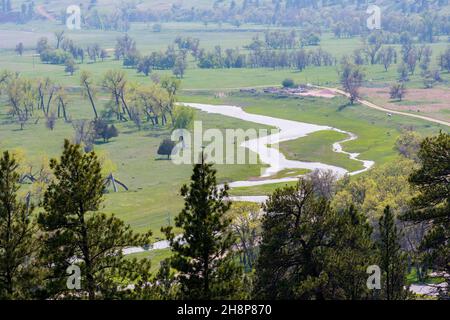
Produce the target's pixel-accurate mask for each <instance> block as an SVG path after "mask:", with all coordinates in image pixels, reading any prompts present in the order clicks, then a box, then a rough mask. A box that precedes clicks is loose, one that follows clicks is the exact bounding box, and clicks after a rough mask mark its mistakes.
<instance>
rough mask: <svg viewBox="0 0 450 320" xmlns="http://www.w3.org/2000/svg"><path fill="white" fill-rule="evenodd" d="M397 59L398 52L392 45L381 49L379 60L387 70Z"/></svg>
mask: <svg viewBox="0 0 450 320" xmlns="http://www.w3.org/2000/svg"><path fill="white" fill-rule="evenodd" d="M396 59H397V52H396V51H395V49H394V48H392V47H384V48H382V49H381V50H380V52H379V53H378V56H377V61H378V62H379V63H381V64H382V65H383V66H384V70H385V71H386V72H387V71H388V69H389V67H390V66H391V65H392V64H393V63H394V62H395V60H396Z"/></svg>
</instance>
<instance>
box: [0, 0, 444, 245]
mask: <svg viewBox="0 0 450 320" xmlns="http://www.w3.org/2000/svg"><path fill="white" fill-rule="evenodd" d="M196 2H197V1H196ZM36 3H37V4H39V3H42V2H41V1H37V2H36ZM100 3H102V1H100ZM146 3H148V2H146ZM159 3H161V1H160V2H159ZM184 3H185V4H187V3H188V2H184ZM53 4H55V6H54V9H55V10H57V9H58V6H57V5H56V1H47V5H48V6H52V5H53ZM162 26H163V29H162V32H161V33H154V32H152V31H151V30H152V28H151V27H152V24H142V23H141V24H133V25H132V28H131V30H130V32H129V34H130V35H131V36H132V37H133V38H135V39H136V40H137V46H138V49H139V50H140V51H141V52H142V53H143V54H146V53H149V52H150V51H153V50H164V49H165V48H166V47H167V45H168V44H169V43H172V42H173V40H174V39H175V37H176V36H178V35H180V36H185V37H186V36H191V37H198V38H200V41H201V47H204V48H207V49H213V48H214V46H216V45H218V44H220V45H221V46H222V48H223V49H225V48H236V47H239V48H241V49H242V47H243V46H244V45H246V44H248V43H249V42H250V41H251V39H252V37H254V36H255V35H256V34H258V33H260V34H261V33H262V32H263V31H264V30H266V28H267V27H264V26H258V25H242V26H241V27H240V28H236V27H234V26H231V25H228V24H223V25H222V26H219V25H218V24H208V26H205V25H203V23H202V22H198V23H162ZM63 27H64V26H62V25H61V24H57V23H50V22H33V23H29V24H25V25H15V24H14V25H13V24H8V25H0V69H9V70H12V71H16V72H20V73H21V75H22V76H24V77H30V78H37V77H47V76H48V77H50V78H51V79H52V80H54V81H55V83H57V84H60V85H63V86H66V87H70V89H71V95H70V99H69V106H68V110H69V113H70V115H71V116H72V118H73V119H87V118H92V111H91V108H90V106H89V105H88V103H87V102H86V101H85V100H83V99H82V98H81V96H80V95H79V93H78V88H77V87H78V86H79V74H80V71H81V70H89V71H91V72H92V73H93V75H94V80H95V83H96V85H99V83H100V81H101V78H102V76H103V74H104V73H105V72H106V71H108V70H110V69H118V68H121V69H123V70H124V71H125V72H126V73H127V75H128V79H129V81H130V82H138V83H144V84H150V83H151V80H150V78H149V77H145V76H143V75H140V74H137V73H136V71H135V70H132V69H124V68H123V67H122V65H121V62H118V61H114V60H113V59H112V58H110V59H107V60H106V61H104V62H97V63H90V62H89V61H88V60H87V61H85V63H84V64H79V65H78V66H77V67H78V68H79V70H78V71H77V72H76V73H75V75H74V76H69V75H67V74H66V73H65V72H64V67H63V66H58V65H48V64H42V63H41V62H40V60H39V57H33V55H34V46H35V43H36V41H37V39H38V38H39V37H41V36H47V37H49V39H51V41H52V42H54V39H53V31H55V30H61V29H62V28H63ZM120 35H121V33H119V32H113V31H108V32H105V31H98V30H81V31H77V32H67V34H66V36H67V37H69V38H71V39H73V40H74V41H75V42H76V43H78V44H79V45H84V46H86V45H88V44H91V43H94V42H99V43H100V45H101V46H102V47H103V48H107V49H111V48H113V47H114V45H115V41H116V38H117V37H118V36H120ZM21 41H22V42H24V44H25V47H26V51H25V53H24V56H22V57H19V56H17V55H16V54H15V53H14V47H15V46H16V44H17V43H18V42H21ZM361 45H362V40H361V39H360V38H353V39H335V38H333V37H332V36H331V35H330V34H324V35H323V37H322V44H321V46H322V48H323V49H325V50H328V51H330V52H331V53H333V54H334V55H336V56H337V57H341V56H342V55H344V54H350V53H352V52H353V50H355V49H356V48H358V47H360V46H361ZM446 46H447V44H446V43H444V42H439V43H435V44H433V51H434V57H436V55H437V54H438V53H439V52H441V51H442V50H444V49H445V48H446ZM307 49H314V48H312V47H311V48H307ZM433 61H434V64H435V59H434V60H433ZM363 68H364V69H365V71H366V73H367V74H368V76H367V77H366V79H367V83H366V85H367V86H368V87H370V88H382V87H386V86H388V85H389V84H390V83H392V82H394V81H395V80H396V78H397V72H396V69H397V67H396V66H392V67H391V68H390V69H389V71H388V72H385V71H384V69H383V67H382V66H380V65H375V66H364V67H363ZM154 72H157V73H159V74H171V71H154ZM442 76H443V78H444V80H446V81H450V75H449V74H445V73H444V74H443V75H442ZM285 78H292V79H294V80H295V81H296V82H297V83H313V84H319V85H324V86H334V87H337V86H339V83H338V82H339V78H338V73H337V68H336V67H335V66H333V67H319V68H313V67H310V68H307V69H306V70H304V71H303V72H298V71H295V70H285V69H213V70H205V69H199V68H197V67H196V65H195V63H194V61H193V60H192V59H191V60H190V64H189V68H188V70H187V71H186V75H185V77H184V79H183V80H182V92H181V96H180V97H179V101H185V102H206V103H212V104H235V105H239V106H243V107H244V108H245V110H246V111H248V112H252V113H258V114H264V115H270V116H275V117H280V118H284V119H290V120H297V121H303V122H309V123H315V124H321V125H327V126H333V127H336V128H339V129H342V130H346V131H350V132H353V133H355V134H357V135H358V140H356V141H352V142H348V143H345V144H344V148H345V150H346V151H349V152H358V153H361V156H360V158H361V159H367V160H374V161H375V162H376V163H377V164H382V163H386V162H389V161H391V160H393V159H395V158H396V151H395V150H394V149H393V146H394V143H395V140H396V139H397V137H398V135H399V134H400V132H401V130H402V128H406V127H413V128H415V129H416V130H417V131H418V132H420V133H421V134H423V135H429V134H433V133H436V132H438V131H439V130H440V129H442V130H444V131H448V127H443V126H438V125H434V124H432V123H428V122H426V121H421V120H417V119H411V118H407V117H401V116H394V117H393V118H392V119H389V118H388V117H387V116H386V114H385V113H384V112H379V111H374V110H372V109H369V108H367V107H364V106H360V105H355V106H347V107H345V108H343V109H342V107H343V106H345V105H346V103H347V100H346V99H344V98H342V97H336V98H334V99H319V98H277V97H274V96H271V95H266V94H258V95H256V96H252V95H247V94H241V93H239V89H240V88H245V87H265V86H276V85H280V84H281V82H282V80H283V79H285ZM421 86H422V83H421V80H420V76H419V75H418V72H417V73H416V75H414V76H413V77H412V78H411V81H410V82H409V83H408V89H414V88H420V87H421ZM438 89H440V90H448V82H447V83H444V84H443V85H441V86H440V87H438ZM219 92H220V93H224V94H225V97H224V98H221V99H218V98H214V96H215V95H216V93H219ZM370 98H372V97H368V99H369V100H370ZM105 99H107V96H105V95H104V94H103V95H102V94H100V96H99V97H98V100H99V104H100V105H101V104H103V102H105V101H104V100H105ZM374 99H375V100H373V101H374V102H380V103H385V101H382V100H380V101H378V100H376V99H378V97H376V96H375V98H374ZM406 102H407V101H405V103H406ZM441 103H444V104H445V103H446V102H445V101H444V102H441ZM7 110H8V106H7V105H6V101H0V121H1V125H0V149H2V150H5V149H14V148H23V149H24V150H26V156H27V159H28V160H29V161H30V162H31V163H33V164H35V165H37V164H38V163H39V161H40V159H41V158H42V157H43V156H47V157H54V156H57V155H59V153H60V152H61V148H62V144H63V139H64V138H69V139H71V138H72V137H73V128H72V126H71V125H70V124H64V123H63V122H62V121H58V122H57V124H56V128H55V130H54V131H49V130H48V129H46V128H45V125H44V123H43V122H44V121H43V119H41V120H40V122H38V123H37V124H29V125H27V126H26V127H25V129H24V130H23V131H20V130H19V129H18V125H17V124H12V123H10V122H9V118H8V117H7V116H6V113H7ZM449 114H450V113H449V111H448V108H443V110H442V111H441V112H440V116H443V117H445V116H448V115H449ZM197 119H198V120H202V121H204V126H205V128H212V127H216V128H219V129H226V128H243V129H247V128H255V127H258V126H257V125H255V124H251V123H246V122H242V121H239V120H237V119H231V118H226V117H222V116H218V115H207V114H204V113H200V112H197ZM117 126H118V128H119V131H120V136H119V137H118V138H115V139H113V140H112V141H111V142H110V143H107V144H98V145H97V146H96V149H97V150H99V151H104V152H107V153H108V154H109V156H110V158H111V159H112V161H113V162H114V163H115V164H116V166H117V171H116V173H115V174H116V176H117V178H119V179H120V180H121V181H123V182H125V183H126V184H127V185H128V186H129V187H130V191H129V192H123V191H121V192H119V193H109V194H107V195H106V196H105V206H104V208H102V210H104V211H105V212H109V213H115V214H117V215H118V216H119V217H120V218H122V219H124V220H125V221H126V222H127V223H130V224H131V226H132V227H133V229H135V230H137V231H145V230H147V229H149V228H150V229H151V230H153V231H154V234H155V237H162V235H161V233H160V231H159V229H160V227H161V226H164V225H166V224H167V223H168V220H170V219H172V220H173V218H174V217H175V215H176V214H177V213H178V212H179V211H180V209H181V208H182V198H181V197H180V195H179V190H180V187H181V186H182V184H183V183H186V182H187V181H188V180H189V177H190V175H191V166H175V165H173V163H172V162H170V161H167V160H159V159H158V157H157V156H156V150H157V148H158V146H159V143H160V141H161V140H162V139H163V138H165V137H168V134H169V130H167V129H154V130H142V131H138V130H137V129H136V128H134V127H133V126H131V125H130V124H117ZM341 138H342V136H338V135H336V134H335V133H333V134H330V133H328V132H326V133H318V134H314V135H311V136H309V137H306V138H304V139H299V140H296V141H291V142H289V143H286V144H283V145H282V149H283V150H284V151H285V152H286V153H287V154H288V155H289V156H292V157H293V158H294V159H299V160H304V161H322V162H324V163H328V164H335V165H339V166H342V167H345V168H347V169H349V170H357V169H360V168H361V167H360V164H359V163H358V162H356V161H351V160H349V159H348V158H346V157H345V156H344V155H337V154H335V153H332V152H331V144H332V143H334V142H336V141H338V140H341ZM261 167H262V166H261V165H241V166H239V165H234V166H224V165H221V166H217V169H218V179H219V182H227V181H234V180H245V179H249V178H253V179H255V178H257V177H259V175H260V171H261ZM302 173H304V172H302ZM285 174H286V175H287V174H288V173H281V174H280V176H283V175H285ZM299 174H301V173H300V172H299ZM274 187H276V186H265V187H260V188H256V189H252V190H250V189H244V190H233V192H234V193H240V194H258V193H259V192H263V193H264V194H266V193H268V192H270V191H271V190H273V188H274Z"/></svg>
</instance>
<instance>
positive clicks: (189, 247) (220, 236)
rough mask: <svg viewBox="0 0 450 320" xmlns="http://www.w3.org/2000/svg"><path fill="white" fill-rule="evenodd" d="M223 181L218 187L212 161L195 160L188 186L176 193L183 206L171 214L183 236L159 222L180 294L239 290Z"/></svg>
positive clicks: (224, 294) (207, 295)
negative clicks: (178, 212)
mask: <svg viewBox="0 0 450 320" xmlns="http://www.w3.org/2000/svg"><path fill="white" fill-rule="evenodd" d="M227 191H228V186H225V187H224V188H223V189H220V190H219V188H218V187H217V183H216V171H215V170H214V169H213V166H212V164H207V163H205V160H204V156H203V155H202V161H201V163H200V164H197V165H195V166H194V173H193V175H192V178H191V183H190V185H189V186H187V185H184V186H183V188H182V189H181V194H182V196H183V197H184V199H185V205H184V209H183V210H182V211H181V213H180V214H179V215H178V216H177V217H176V218H175V226H176V227H177V228H180V229H181V231H182V233H183V234H182V236H180V237H175V234H174V233H173V230H172V227H167V228H163V231H164V232H165V233H166V236H167V238H168V240H169V241H170V243H171V247H172V251H173V253H174V256H173V257H172V258H171V260H170V263H171V267H172V268H174V269H175V270H176V273H177V281H179V283H180V287H181V288H180V298H182V299H195V300H197V299H199V300H210V299H230V298H239V297H240V294H241V279H242V268H241V267H239V266H237V265H236V263H235V259H234V254H233V252H232V247H233V245H234V243H235V239H234V238H233V236H232V233H231V230H230V224H231V220H230V219H229V217H227V216H226V212H227V211H228V210H229V208H230V203H229V202H226V200H225V199H226V198H227V197H228V193H227Z"/></svg>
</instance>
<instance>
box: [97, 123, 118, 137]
mask: <svg viewBox="0 0 450 320" xmlns="http://www.w3.org/2000/svg"><path fill="white" fill-rule="evenodd" d="M94 130H95V133H96V138H97V139H98V138H101V139H103V141H104V142H109V140H110V139H111V138H115V137H118V136H119V131H118V130H117V128H116V127H115V126H114V125H113V124H112V125H110V126H109V125H108V124H107V123H106V121H104V120H102V119H97V120H95V121H94Z"/></svg>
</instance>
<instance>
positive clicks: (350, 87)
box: [341, 62, 365, 104]
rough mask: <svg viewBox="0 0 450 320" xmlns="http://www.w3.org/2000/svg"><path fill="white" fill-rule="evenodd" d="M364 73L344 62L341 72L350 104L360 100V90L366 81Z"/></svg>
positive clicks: (342, 82)
mask: <svg viewBox="0 0 450 320" xmlns="http://www.w3.org/2000/svg"><path fill="white" fill-rule="evenodd" d="M364 77H365V75H364V73H363V71H362V70H361V69H360V68H359V67H357V66H355V65H353V64H350V63H348V62H344V63H343V66H342V70H341V85H342V87H343V88H344V90H345V92H347V93H348V95H349V99H350V104H353V103H354V102H355V101H356V100H357V99H358V98H359V88H360V87H361V85H362V82H363V80H364Z"/></svg>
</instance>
